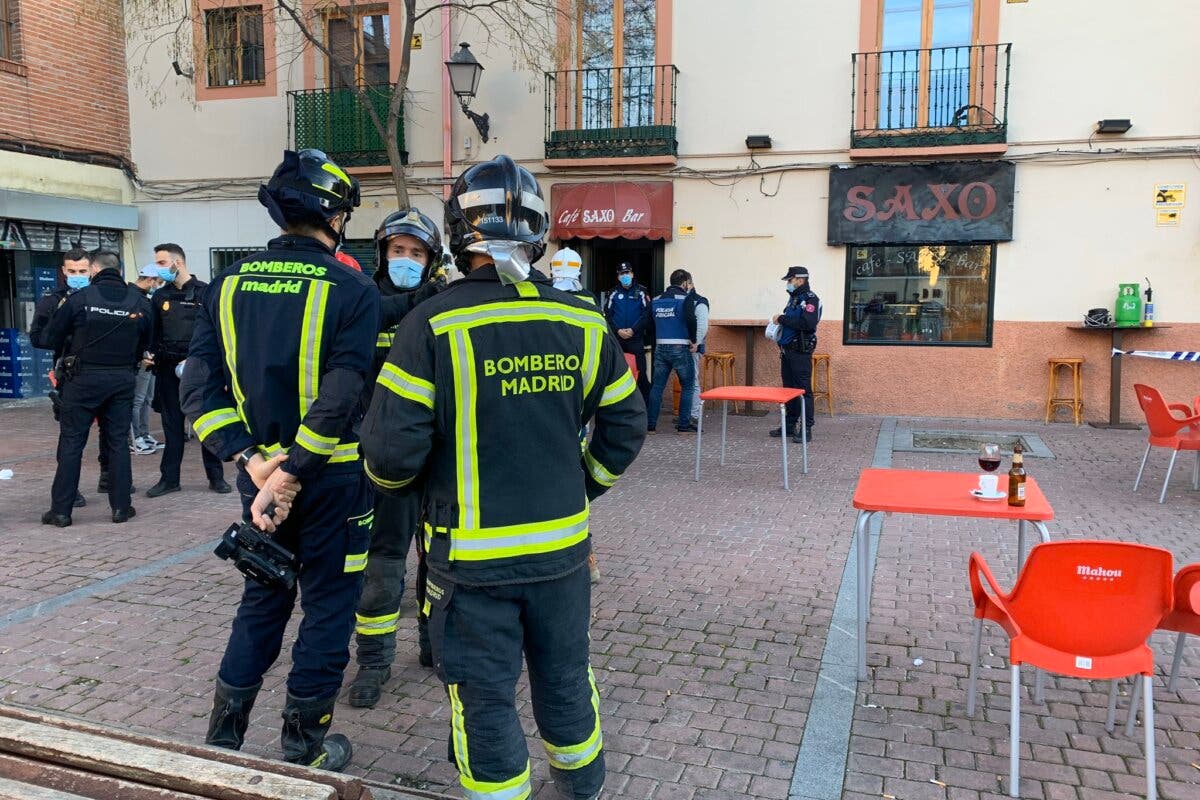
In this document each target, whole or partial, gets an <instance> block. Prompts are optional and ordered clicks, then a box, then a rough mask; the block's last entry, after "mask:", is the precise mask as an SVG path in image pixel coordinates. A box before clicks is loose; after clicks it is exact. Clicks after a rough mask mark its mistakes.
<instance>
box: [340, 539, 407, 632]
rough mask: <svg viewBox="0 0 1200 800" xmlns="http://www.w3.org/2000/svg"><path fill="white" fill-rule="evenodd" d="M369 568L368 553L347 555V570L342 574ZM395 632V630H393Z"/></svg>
mask: <svg viewBox="0 0 1200 800" xmlns="http://www.w3.org/2000/svg"><path fill="white" fill-rule="evenodd" d="M366 568H367V554H366V553H347V554H346V568H345V569H343V570H342V572H362V571H363V570H364V569H366ZM393 630H394V628H393Z"/></svg>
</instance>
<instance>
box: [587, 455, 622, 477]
mask: <svg viewBox="0 0 1200 800" xmlns="http://www.w3.org/2000/svg"><path fill="white" fill-rule="evenodd" d="M583 463H584V464H585V465H586V466H587V471H588V474H589V475H591V476H592V480H594V481H595V482H596V483H598V484H600V485H601V486H612V485H613V484H614V483H616V482H617V478H620V477H621V476H620V475H618V474H616V473H613V472H609V470H608V468H607V467H605V466H604V465H603V464H601V463H600V462H599V461H597V460H596V457H595V456H593V455H592V453H591V451H590V450H589V451H588V452H585V453H584V454H583Z"/></svg>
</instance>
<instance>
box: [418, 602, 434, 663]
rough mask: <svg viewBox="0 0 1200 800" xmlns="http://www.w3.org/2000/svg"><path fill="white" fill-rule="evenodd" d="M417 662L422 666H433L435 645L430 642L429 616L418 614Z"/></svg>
mask: <svg viewBox="0 0 1200 800" xmlns="http://www.w3.org/2000/svg"><path fill="white" fill-rule="evenodd" d="M417 647H418V651H417V663H418V664H420V665H421V666H422V667H432V666H433V646H432V645H430V644H429V617H427V616H425V615H424V614H418V615H417Z"/></svg>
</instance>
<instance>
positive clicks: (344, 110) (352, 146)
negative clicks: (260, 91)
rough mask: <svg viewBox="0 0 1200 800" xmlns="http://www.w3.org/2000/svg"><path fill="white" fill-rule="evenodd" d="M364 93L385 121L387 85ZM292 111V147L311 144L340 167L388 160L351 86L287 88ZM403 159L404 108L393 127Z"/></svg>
mask: <svg viewBox="0 0 1200 800" xmlns="http://www.w3.org/2000/svg"><path fill="white" fill-rule="evenodd" d="M366 95H367V98H368V99H369V101H370V103H371V105H372V106H374V108H375V112H376V113H377V114H378V115H379V119H380V120H381V121H383V122H384V123H385V124H386V121H387V113H388V104H389V103H390V102H391V98H392V87H391V86H368V87H367V88H366ZM288 101H289V103H290V105H291V113H292V133H293V137H294V139H295V145H296V149H297V150H300V149H303V148H305V147H315V148H317V149H318V150H324V151H325V153H326V154H327V155H328V156H329V157H330V158H332V159H333V160H334V161H336V162H337V163H338V164H341V165H342V166H343V167H375V166H381V165H384V164H387V163H388V157H387V147H386V146H385V145H384V139H383V137H382V136H380V135H379V131H378V129H377V128H376V127H375V124H374V123H373V122H372V121H371V115H370V113H369V112H368V111H367V109H366V106H365V105H363V101H362V99H361V98H360V97H359V94H358V92H356V91H355V90H354V89H307V90H303V91H293V92H288ZM396 144H397V145H398V146H399V147H400V157H401V161H402V162H403V163H408V152H407V151H406V150H405V149H404V110H403V106H402V107H401V114H400V125H399V127H398V130H397V131H396Z"/></svg>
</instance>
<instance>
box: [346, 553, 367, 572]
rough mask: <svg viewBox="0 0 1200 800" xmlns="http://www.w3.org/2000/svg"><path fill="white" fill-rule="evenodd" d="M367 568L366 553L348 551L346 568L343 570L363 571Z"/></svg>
mask: <svg viewBox="0 0 1200 800" xmlns="http://www.w3.org/2000/svg"><path fill="white" fill-rule="evenodd" d="M366 568H367V554H366V553H347V554H346V568H345V569H344V570H342V572H362V571H363V570H364V569H366Z"/></svg>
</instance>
